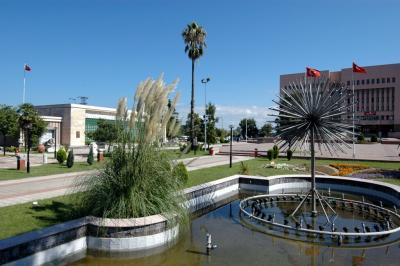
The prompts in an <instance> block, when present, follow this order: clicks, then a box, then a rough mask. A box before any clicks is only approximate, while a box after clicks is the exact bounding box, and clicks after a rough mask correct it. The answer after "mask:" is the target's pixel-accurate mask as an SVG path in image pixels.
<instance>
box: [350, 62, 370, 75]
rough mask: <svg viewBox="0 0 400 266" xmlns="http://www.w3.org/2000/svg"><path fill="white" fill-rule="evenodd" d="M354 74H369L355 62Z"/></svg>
mask: <svg viewBox="0 0 400 266" xmlns="http://www.w3.org/2000/svg"><path fill="white" fill-rule="evenodd" d="M353 72H355V73H364V74H367V70H365V68H363V67H360V66H357V65H356V64H355V63H354V62H353Z"/></svg>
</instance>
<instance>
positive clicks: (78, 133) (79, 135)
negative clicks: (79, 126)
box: [76, 131, 81, 139]
mask: <svg viewBox="0 0 400 266" xmlns="http://www.w3.org/2000/svg"><path fill="white" fill-rule="evenodd" d="M80 137H81V132H80V131H76V138H77V139H79V138H80Z"/></svg>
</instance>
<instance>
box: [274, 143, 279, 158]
mask: <svg viewBox="0 0 400 266" xmlns="http://www.w3.org/2000/svg"><path fill="white" fill-rule="evenodd" d="M272 150H273V154H272V156H273V157H274V159H276V158H278V155H279V148H278V146H276V145H274V147H273V148H272Z"/></svg>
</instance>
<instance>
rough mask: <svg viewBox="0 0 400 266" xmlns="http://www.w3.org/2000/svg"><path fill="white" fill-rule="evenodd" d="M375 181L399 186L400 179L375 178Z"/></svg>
mask: <svg viewBox="0 0 400 266" xmlns="http://www.w3.org/2000/svg"><path fill="white" fill-rule="evenodd" d="M375 180H376V181H381V182H386V183H389V184H393V185H398V186H400V179H395V178H377V179H375Z"/></svg>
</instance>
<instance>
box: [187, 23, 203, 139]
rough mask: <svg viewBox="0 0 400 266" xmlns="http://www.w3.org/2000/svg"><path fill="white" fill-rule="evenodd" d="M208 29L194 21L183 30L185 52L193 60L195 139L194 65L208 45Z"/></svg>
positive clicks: (193, 121) (192, 115)
mask: <svg viewBox="0 0 400 266" xmlns="http://www.w3.org/2000/svg"><path fill="white" fill-rule="evenodd" d="M206 35H207V33H206V31H205V30H204V29H203V27H201V26H200V25H198V24H197V23H196V22H192V23H190V24H188V25H187V27H186V28H185V29H184V31H183V32H182V37H183V40H184V43H185V53H187V54H188V56H189V58H190V59H191V60H192V97H191V101H190V131H191V132H190V133H191V134H190V136H191V141H193V139H194V137H195V136H196V134H195V117H194V65H195V62H196V60H197V59H199V58H200V57H201V56H202V55H203V49H204V47H206V42H205V41H206Z"/></svg>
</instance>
